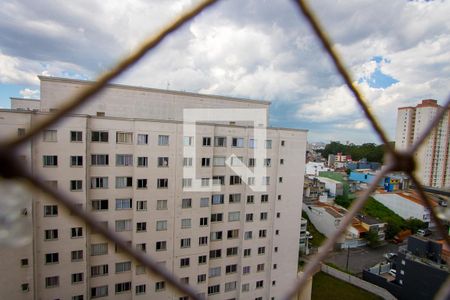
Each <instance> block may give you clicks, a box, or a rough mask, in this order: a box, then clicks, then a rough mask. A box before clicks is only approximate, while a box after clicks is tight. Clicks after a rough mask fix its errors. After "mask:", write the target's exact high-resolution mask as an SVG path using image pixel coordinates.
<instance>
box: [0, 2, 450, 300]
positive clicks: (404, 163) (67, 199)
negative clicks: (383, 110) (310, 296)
mask: <svg viewBox="0 0 450 300" xmlns="http://www.w3.org/2000/svg"><path fill="white" fill-rule="evenodd" d="M216 2H217V1H215V0H206V1H201V2H200V3H199V4H198V5H196V6H194V7H193V8H192V9H190V10H188V11H186V12H184V13H183V14H181V15H180V16H178V17H177V18H176V19H175V20H174V21H172V22H171V23H169V24H168V25H167V26H166V27H165V28H163V29H162V30H161V31H160V32H158V33H157V34H156V35H154V36H152V37H150V38H149V39H148V40H146V41H144V42H142V44H141V45H140V46H139V47H138V48H137V49H136V50H135V51H134V52H133V53H132V54H130V55H129V56H127V57H125V58H124V59H123V60H121V61H119V62H118V63H117V65H116V66H115V67H113V68H112V69H111V70H110V71H108V72H106V73H104V74H103V75H101V76H100V77H99V78H98V79H97V81H96V82H95V83H94V84H92V85H89V86H88V87H86V88H84V89H83V90H81V91H80V92H79V93H78V94H76V95H74V96H73V97H72V98H70V99H68V100H67V102H66V103H65V104H64V105H63V106H61V107H60V108H59V109H58V111H57V112H56V113H54V114H51V115H49V116H48V117H47V118H45V119H43V120H40V121H39V122H38V123H36V124H34V127H33V128H31V129H30V130H29V131H28V132H27V133H26V134H25V135H24V136H22V137H17V138H14V139H12V140H7V141H4V142H3V143H2V144H1V146H0V174H1V175H2V176H3V177H5V178H14V179H17V180H21V181H24V182H26V183H27V184H28V186H29V188H30V189H32V190H34V191H41V192H44V193H46V194H47V196H49V197H50V198H53V199H54V200H55V201H56V202H58V203H59V204H62V205H63V206H64V207H66V208H67V209H68V210H69V211H70V212H71V213H72V214H73V215H74V216H76V217H78V218H79V219H80V220H81V221H83V222H85V223H86V225H87V226H89V227H90V228H91V229H92V230H95V231H96V232H98V233H99V234H101V235H103V236H104V237H105V238H106V239H108V240H109V241H110V242H112V243H115V244H116V245H117V246H118V247H119V248H121V249H122V250H123V251H124V255H127V256H129V257H130V258H131V259H133V260H134V261H135V262H138V263H139V264H141V265H142V266H144V267H146V268H147V269H149V270H150V271H151V272H153V273H154V274H155V275H157V276H160V277H161V278H162V279H164V280H166V281H167V282H168V283H169V285H171V286H172V287H173V288H175V289H176V290H178V291H179V292H180V293H181V294H183V295H186V296H189V297H190V298H192V299H202V298H203V296H201V294H199V293H198V291H196V290H194V289H193V288H192V287H190V286H189V285H188V284H184V283H182V282H181V281H180V280H179V279H178V278H177V277H176V276H175V275H174V274H172V273H171V272H170V271H169V270H167V269H166V268H165V267H163V266H161V265H160V264H158V263H157V262H156V261H155V260H154V259H153V258H152V257H151V256H150V255H148V254H145V253H144V252H142V251H140V250H137V249H134V248H133V247H131V246H130V245H129V244H128V243H127V241H125V240H124V239H123V238H122V237H120V236H119V235H118V234H117V233H115V232H114V231H112V230H110V229H107V228H105V227H104V226H102V225H101V224H100V223H99V222H98V221H97V219H96V217H95V216H94V215H93V214H91V213H88V212H87V211H85V210H83V209H81V208H79V207H77V206H76V205H75V203H76V202H75V200H74V199H73V198H72V197H71V196H69V195H67V194H65V193H62V192H60V191H57V190H55V189H52V188H50V187H49V186H48V185H47V184H46V183H45V181H44V180H42V179H41V177H40V176H38V174H32V173H30V171H28V169H26V168H25V167H23V166H22V164H21V163H20V161H19V160H18V158H17V157H16V155H15V153H16V149H17V147H18V146H19V145H21V144H23V143H25V142H27V141H30V140H31V139H32V138H34V137H35V136H36V135H37V134H39V133H40V132H41V131H43V130H44V129H45V128H47V127H49V126H51V125H55V124H56V123H57V122H58V121H60V120H61V118H62V117H64V116H65V115H66V114H68V113H70V112H73V111H74V110H75V109H76V108H79V107H80V106H81V105H82V104H84V103H86V102H87V101H89V100H90V99H92V97H93V96H95V95H96V94H97V93H98V92H100V91H101V90H102V89H103V88H104V87H105V86H106V84H108V83H109V82H111V81H112V80H113V79H114V78H117V77H118V76H119V75H120V74H122V73H123V72H124V71H125V70H127V69H128V68H130V67H131V66H132V65H133V64H135V63H136V62H137V61H138V60H139V59H141V58H142V57H143V56H144V55H145V54H146V53H148V52H149V51H150V50H151V49H153V48H155V47H156V46H157V45H158V44H159V43H160V42H161V41H162V40H163V39H164V38H165V37H167V36H168V35H170V34H171V33H172V32H174V31H176V30H177V29H178V28H180V27H181V26H182V25H183V24H185V23H186V22H188V21H189V20H191V19H192V18H194V17H195V16H197V15H198V14H200V13H201V12H202V11H203V10H204V9H206V8H208V7H210V6H211V5H212V4H214V3H216ZM297 4H298V7H299V10H300V12H301V13H302V14H303V16H304V17H305V19H306V20H307V22H308V23H309V24H310V26H311V28H312V30H313V32H314V33H315V35H316V37H317V39H318V40H319V41H320V43H321V44H322V47H323V48H324V50H325V51H326V53H327V54H328V55H329V56H330V57H331V59H332V61H333V63H334V66H335V67H336V69H337V71H338V73H339V74H340V75H341V77H342V78H343V80H344V82H345V83H346V85H347V86H348V88H349V89H350V91H351V92H352V93H353V95H354V97H355V99H356V101H357V103H358V104H359V106H360V107H361V108H362V110H363V112H364V114H365V117H366V118H367V120H369V122H370V124H371V126H372V127H373V129H374V130H375V132H376V133H377V135H378V137H379V138H380V140H381V141H382V142H383V143H384V145H385V148H386V165H385V168H383V170H382V171H381V172H379V173H378V174H377V175H376V177H375V179H374V180H373V181H372V183H371V184H370V185H369V187H368V188H367V189H366V190H365V191H364V192H363V193H362V194H361V195H360V196H359V197H358V198H357V199H356V200H355V201H354V202H353V204H352V206H351V207H350V209H349V211H348V213H347V214H346V215H345V217H344V218H343V220H342V221H341V224H340V226H339V227H338V229H337V230H336V231H335V232H334V233H333V234H332V236H331V237H329V238H328V239H327V240H326V242H325V244H324V245H323V247H322V250H321V251H320V252H319V253H317V254H316V255H315V256H314V257H313V258H312V259H311V260H310V262H309V263H308V264H307V265H306V267H305V269H304V271H303V273H302V275H301V276H300V277H299V278H298V280H297V282H296V284H295V285H293V286H292V289H291V290H290V291H288V292H287V293H286V295H285V296H284V299H292V298H293V297H294V296H295V295H296V293H297V292H298V291H300V290H302V288H303V287H304V286H305V284H306V282H307V279H308V278H309V277H311V276H313V275H314V273H315V272H317V271H318V270H319V268H320V263H321V261H322V260H323V259H325V258H326V256H327V255H328V252H329V251H330V250H331V249H332V247H333V245H334V244H335V243H336V242H337V240H338V238H339V237H340V236H341V235H342V234H343V232H344V231H345V229H346V228H347V227H348V226H349V225H350V223H351V221H352V219H353V217H354V216H355V215H356V214H357V213H358V212H359V211H360V210H361V208H362V207H363V206H364V204H365V202H366V201H367V199H368V198H369V196H370V195H371V194H372V193H373V192H374V191H375V189H376V188H377V184H378V182H379V181H380V180H381V179H382V177H383V176H385V175H386V174H387V173H389V172H391V171H403V172H405V173H406V174H408V175H409V176H410V177H411V180H412V182H413V183H414V185H415V186H416V189H417V191H418V194H419V196H420V198H421V200H422V201H423V203H425V205H426V206H427V207H428V209H429V210H430V212H431V214H432V218H433V220H434V221H435V223H436V224H437V227H438V231H439V233H440V235H441V236H442V238H443V239H444V241H445V245H446V246H447V247H450V240H449V237H448V234H447V233H446V231H445V229H444V226H443V223H442V221H441V219H440V218H439V217H438V216H437V212H436V211H435V210H434V208H433V206H432V205H431V200H430V199H428V198H427V196H426V195H425V192H424V190H423V189H422V185H421V184H420V181H419V180H418V179H417V177H416V176H415V175H414V170H415V166H416V162H415V159H414V153H415V151H417V150H418V148H419V147H420V146H421V145H422V144H423V143H424V142H425V141H426V139H427V137H428V135H429V134H430V133H431V132H432V131H433V130H434V127H435V126H436V125H437V124H438V123H439V121H440V119H441V118H442V117H443V116H444V114H446V113H447V112H448V107H449V104H450V98H449V99H447V101H446V103H445V105H444V107H443V109H441V110H440V111H439V113H438V114H437V115H436V116H435V118H434V119H433V121H432V122H431V123H430V124H429V126H428V127H427V129H426V130H425V131H424V132H423V134H422V135H421V137H420V138H419V139H417V140H416V142H415V143H414V144H413V145H412V146H411V147H410V148H409V149H407V151H404V152H399V151H396V150H395V149H394V148H393V147H392V145H390V143H389V140H388V138H387V135H386V134H385V132H384V130H383V129H382V127H381V126H380V124H379V123H378V121H377V119H376V118H375V116H374V115H373V113H372V112H371V110H370V108H369V106H368V104H367V102H366V100H365V99H364V97H363V95H362V93H361V92H360V91H359V89H358V87H357V86H356V85H355V84H354V81H353V80H352V78H351V76H350V73H349V72H348V71H347V68H346V67H345V66H344V63H343V62H342V60H341V58H340V57H339V55H338V53H337V52H336V51H335V49H333V47H332V45H333V44H332V42H331V40H330V39H329V38H328V37H327V35H326V32H325V30H323V29H322V27H321V25H320V23H319V21H318V19H317V18H316V16H315V15H314V13H313V12H312V10H311V9H310V8H309V7H308V5H307V4H306V2H305V1H301V0H299V1H298V2H297ZM299 213H300V212H299ZM447 263H448V262H447ZM449 295H450V279H447V281H446V282H445V283H444V284H443V285H442V287H441V289H440V290H439V292H438V293H437V295H436V299H439V300H440V299H446V298H447V297H448V296H449Z"/></svg>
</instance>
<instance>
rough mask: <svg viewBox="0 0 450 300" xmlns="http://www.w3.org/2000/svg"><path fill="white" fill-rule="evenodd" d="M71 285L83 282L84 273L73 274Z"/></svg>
mask: <svg viewBox="0 0 450 300" xmlns="http://www.w3.org/2000/svg"><path fill="white" fill-rule="evenodd" d="M71 277H72V284H74V283H80V282H83V278H84V273H73V274H72V276H71Z"/></svg>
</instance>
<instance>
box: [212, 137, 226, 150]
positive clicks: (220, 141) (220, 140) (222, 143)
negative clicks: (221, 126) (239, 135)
mask: <svg viewBox="0 0 450 300" xmlns="http://www.w3.org/2000/svg"><path fill="white" fill-rule="evenodd" d="M214 146H215V147H226V146H227V138H226V137H223V136H215V137H214Z"/></svg>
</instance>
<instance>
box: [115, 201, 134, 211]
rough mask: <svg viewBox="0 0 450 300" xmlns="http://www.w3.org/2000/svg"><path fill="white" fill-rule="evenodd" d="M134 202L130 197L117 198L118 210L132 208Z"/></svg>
mask: <svg viewBox="0 0 450 300" xmlns="http://www.w3.org/2000/svg"><path fill="white" fill-rule="evenodd" d="M132 203H133V201H132V199H130V198H126V199H116V210H122V209H131V208H132Z"/></svg>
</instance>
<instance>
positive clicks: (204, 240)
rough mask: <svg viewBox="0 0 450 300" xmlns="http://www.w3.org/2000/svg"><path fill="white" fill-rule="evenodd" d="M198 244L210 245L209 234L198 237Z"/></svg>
mask: <svg viewBox="0 0 450 300" xmlns="http://www.w3.org/2000/svg"><path fill="white" fill-rule="evenodd" d="M198 245H199V246H206V245H208V237H207V236H201V237H199V238H198Z"/></svg>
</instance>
